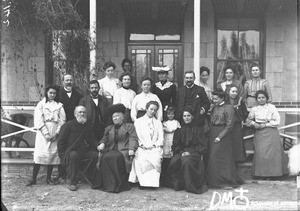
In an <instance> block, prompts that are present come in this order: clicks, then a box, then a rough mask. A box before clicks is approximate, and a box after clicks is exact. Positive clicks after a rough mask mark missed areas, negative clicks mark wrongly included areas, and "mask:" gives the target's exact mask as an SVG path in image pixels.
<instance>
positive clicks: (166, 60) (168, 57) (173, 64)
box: [158, 49, 178, 82]
mask: <svg viewBox="0 0 300 211" xmlns="http://www.w3.org/2000/svg"><path fill="white" fill-rule="evenodd" d="M173 52H175V49H164V50H163V53H159V56H158V59H159V66H165V65H167V66H169V67H170V68H171V69H172V70H171V71H169V74H168V78H169V80H170V81H173V82H176V81H177V74H176V72H177V67H178V64H177V62H178V53H173Z"/></svg>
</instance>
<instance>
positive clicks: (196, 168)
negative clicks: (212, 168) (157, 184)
mask: <svg viewBox="0 0 300 211" xmlns="http://www.w3.org/2000/svg"><path fill="white" fill-rule="evenodd" d="M182 118H183V121H184V125H183V126H182V128H179V129H177V130H176V131H175V133H174V139H173V146H172V151H173V154H174V155H173V157H172V158H171V161H170V165H169V167H168V172H167V175H168V178H169V179H168V181H169V183H171V184H168V186H170V187H171V188H174V189H175V190H176V191H179V190H186V191H187V192H191V193H196V194H201V193H204V192H206V191H207V186H206V184H205V179H204V178H205V174H204V165H203V162H202V159H201V156H202V154H203V152H204V151H205V150H206V141H205V138H204V133H203V131H202V130H201V129H200V128H199V127H195V126H193V125H192V120H193V118H194V114H193V110H192V108H189V107H186V108H185V109H184V110H183V115H182Z"/></svg>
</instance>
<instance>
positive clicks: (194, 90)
mask: <svg viewBox="0 0 300 211" xmlns="http://www.w3.org/2000/svg"><path fill="white" fill-rule="evenodd" d="M184 75H185V86H184V87H180V88H179V89H178V92H177V98H176V99H177V103H176V105H177V119H178V120H180V122H181V121H182V112H183V108H184V107H185V106H190V107H192V109H193V111H194V114H195V116H194V121H193V123H194V124H195V125H196V126H203V123H204V117H205V116H204V114H205V113H207V111H208V109H209V107H210V102H209V99H208V97H207V95H206V93H205V90H204V88H203V87H200V86H198V85H196V84H194V82H195V73H194V71H186V72H185V74H184Z"/></svg>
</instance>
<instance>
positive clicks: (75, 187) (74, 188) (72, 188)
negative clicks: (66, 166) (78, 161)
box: [68, 185, 78, 191]
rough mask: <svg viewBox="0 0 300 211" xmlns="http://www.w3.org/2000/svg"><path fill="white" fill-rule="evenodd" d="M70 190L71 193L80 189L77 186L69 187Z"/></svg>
mask: <svg viewBox="0 0 300 211" xmlns="http://www.w3.org/2000/svg"><path fill="white" fill-rule="evenodd" d="M68 189H69V190H70V191H77V189H78V187H77V186H76V185H69V187H68Z"/></svg>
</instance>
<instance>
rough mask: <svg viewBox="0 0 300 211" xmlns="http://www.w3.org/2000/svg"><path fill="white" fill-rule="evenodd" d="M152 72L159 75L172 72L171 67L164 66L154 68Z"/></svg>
mask: <svg viewBox="0 0 300 211" xmlns="http://www.w3.org/2000/svg"><path fill="white" fill-rule="evenodd" d="M152 70H153V71H155V72H157V73H163V72H169V71H170V70H171V68H170V67H168V66H164V67H152Z"/></svg>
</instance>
